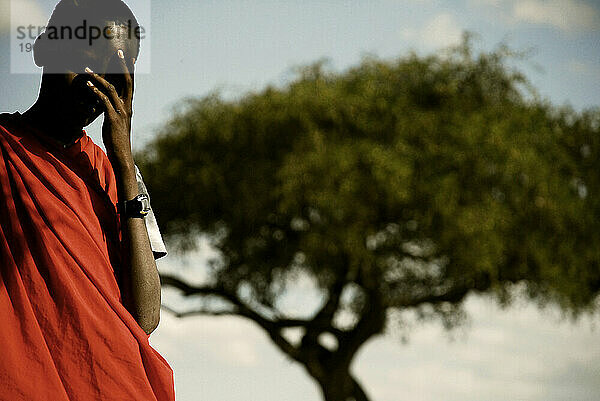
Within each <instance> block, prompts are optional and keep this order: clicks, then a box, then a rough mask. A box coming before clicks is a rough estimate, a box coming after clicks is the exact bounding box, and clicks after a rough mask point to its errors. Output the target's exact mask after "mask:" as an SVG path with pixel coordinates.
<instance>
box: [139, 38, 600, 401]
mask: <svg viewBox="0 0 600 401" xmlns="http://www.w3.org/2000/svg"><path fill="white" fill-rule="evenodd" d="M511 54H512V53H511V51H510V50H508V49H507V48H506V47H503V46H500V47H499V48H498V49H496V50H494V51H492V52H481V53H479V54H474V51H473V49H472V46H471V45H470V44H469V42H468V41H465V43H463V45H461V46H459V47H457V48H454V49H451V50H449V51H446V52H444V53H438V54H433V55H429V56H419V55H417V54H409V55H407V56H404V57H400V58H398V59H395V60H381V59H378V58H376V57H365V58H364V59H363V60H362V62H361V63H360V64H359V65H357V66H355V67H352V68H350V69H348V70H346V71H343V72H336V71H332V70H330V69H328V68H327V65H326V63H324V62H322V61H320V62H317V63H314V64H312V65H308V66H305V67H302V68H299V69H298V74H297V76H296V77H295V78H294V79H293V80H292V81H291V82H289V83H288V84H286V85H284V86H282V87H275V86H269V87H267V88H265V89H264V90H261V91H259V92H253V93H248V94H246V95H244V96H241V97H240V98H238V99H234V100H226V99H224V98H223V97H222V96H221V95H220V94H219V93H212V94H210V95H208V96H205V97H202V98H197V99H196V98H195V99H189V100H187V101H186V102H185V103H184V104H183V106H182V107H181V108H180V109H179V110H178V112H177V113H176V114H175V115H174V117H173V118H172V119H171V121H169V122H168V123H167V124H166V125H165V127H164V129H163V130H162V132H161V133H160V135H158V136H157V138H156V139H155V140H154V141H153V142H152V143H150V144H149V145H148V146H147V147H146V148H145V149H144V151H143V152H141V153H139V154H138V155H137V156H136V160H138V164H139V165H140V168H141V169H142V172H143V173H144V177H145V180H146V181H147V185H148V187H149V188H150V191H151V194H152V204H153V208H154V209H155V211H156V214H157V215H158V217H159V222H160V223H161V224H162V229H163V231H164V232H165V233H166V235H167V237H168V238H170V239H171V240H172V243H176V244H180V245H182V246H185V245H189V244H193V243H194V240H195V238H197V236H198V234H200V233H203V234H206V235H208V236H209V237H210V238H211V239H212V244H213V246H214V247H215V248H216V249H217V250H218V251H219V252H220V256H221V257H220V258H219V259H218V260H215V261H213V262H212V263H211V265H210V268H209V270H208V272H209V274H208V277H209V278H208V280H207V281H206V282H205V283H204V284H202V285H192V284H190V283H187V282H186V281H185V280H184V279H182V278H177V277H173V276H164V277H163V283H164V284H165V285H172V286H175V287H177V288H180V289H181V290H182V291H183V292H184V294H185V295H189V296H200V297H206V299H213V300H214V299H219V300H221V302H216V303H215V302H206V303H205V304H204V307H202V308H200V310H199V311H198V312H201V313H209V314H238V315H241V316H244V317H247V318H250V319H252V320H254V321H255V322H256V323H257V324H259V325H260V326H261V327H262V328H263V329H265V330H266V331H267V333H268V334H269V336H270V337H271V339H272V340H273V341H274V343H275V344H276V345H277V346H278V347H279V348H280V349H281V350H282V351H283V352H284V353H286V354H287V355H289V356H290V357H291V358H292V359H294V360H296V361H298V362H299V363H301V364H303V365H304V366H305V367H306V369H307V371H308V373H309V374H310V375H311V376H312V377H313V378H315V380H316V381H317V382H318V383H319V384H320V385H321V387H322V389H323V394H324V397H325V399H327V400H347V399H355V400H366V399H367V396H366V394H365V392H364V391H363V390H362V389H361V388H360V386H359V384H358V382H357V381H356V380H355V379H354V378H353V377H352V376H351V374H350V373H349V367H350V365H351V362H352V358H353V356H354V355H355V354H356V351H357V350H358V349H359V348H360V346H361V345H362V344H364V342H365V341H366V340H368V339H369V338H370V337H372V336H374V335H377V334H380V333H382V332H383V331H384V329H385V327H386V322H387V319H388V316H389V315H388V312H389V311H391V310H400V311H401V310H406V309H408V308H415V309H416V310H418V311H419V312H420V313H421V314H424V315H430V316H433V317H435V316H438V317H440V318H442V319H443V321H444V322H445V323H446V324H449V325H451V324H452V323H453V321H454V318H455V317H456V316H457V313H458V312H460V305H461V303H462V301H463V300H464V299H465V297H466V296H467V295H468V294H469V293H471V292H480V293H488V294H492V295H494V296H497V297H498V300H499V301H500V302H507V301H509V294H510V292H509V291H508V290H509V289H510V288H511V287H512V286H513V284H515V283H522V284H523V285H524V286H525V288H526V294H527V295H528V296H529V297H531V298H532V299H534V300H536V301H538V302H542V303H544V302H554V303H557V304H559V305H560V306H562V307H563V308H564V310H566V311H570V312H573V313H574V314H577V313H579V312H581V311H584V310H592V309H593V308H594V306H596V304H595V302H594V301H595V299H596V297H597V295H598V291H599V289H600V267H599V262H600V246H599V245H598V244H600V230H598V228H599V224H598V222H599V217H600V193H599V190H600V179H599V177H600V175H599V174H598V173H597V172H598V171H600V170H599V168H600V165H599V160H600V132H599V129H600V112H599V110H589V111H585V112H575V111H573V110H571V109H569V108H567V107H556V106H554V105H552V104H551V103H550V102H548V101H545V100H543V99H541V98H540V97H539V96H538V95H537V94H536V92H535V90H533V89H531V87H530V85H529V84H528V82H527V80H526V79H525V77H524V76H523V74H521V73H520V72H519V71H518V70H516V69H514V68H511V67H509V62H508V61H509V60H510V56H511ZM299 274H304V275H308V276H309V277H311V278H313V279H314V280H315V282H316V283H317V285H318V287H319V288H320V290H321V291H322V295H323V298H322V303H321V305H320V307H319V308H318V309H317V310H314V311H308V310H307V311H304V312H305V314H304V315H302V316H291V315H290V314H289V313H288V312H286V311H284V310H281V308H280V307H279V306H280V305H279V301H280V298H281V296H282V295H283V294H285V292H286V290H287V289H288V288H289V287H290V286H291V285H293V284H294V278H295V277H298V275H299ZM342 314H343V315H344V316H346V317H348V316H349V317H350V318H348V319H340V316H341V315H342ZM288 327H299V328H301V329H302V333H303V336H302V341H300V342H299V343H297V344H294V343H292V342H290V341H289V340H287V339H286V338H285V336H283V335H282V330H283V329H285V328H288ZM324 333H328V334H329V335H333V336H334V338H335V340H336V341H335V342H336V345H335V346H333V347H326V346H324V345H323V344H322V343H321V342H320V341H319V337H320V336H321V335H323V334H324ZM332 383H337V385H333V384H332ZM334 387H335V388H334Z"/></svg>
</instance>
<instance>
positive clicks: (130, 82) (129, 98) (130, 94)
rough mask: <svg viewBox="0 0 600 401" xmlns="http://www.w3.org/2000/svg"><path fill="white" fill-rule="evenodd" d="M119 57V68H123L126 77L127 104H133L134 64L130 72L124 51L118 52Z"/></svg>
mask: <svg viewBox="0 0 600 401" xmlns="http://www.w3.org/2000/svg"><path fill="white" fill-rule="evenodd" d="M117 56H118V57H119V66H120V67H121V72H122V73H123V76H124V77H125V99H123V100H124V101H125V104H131V101H132V99H133V64H132V69H131V70H130V69H129V67H128V66H127V62H126V61H125V55H124V54H123V50H118V51H117Z"/></svg>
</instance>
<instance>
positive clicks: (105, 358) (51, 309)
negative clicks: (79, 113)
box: [0, 115, 175, 401]
mask: <svg viewBox="0 0 600 401" xmlns="http://www.w3.org/2000/svg"><path fill="white" fill-rule="evenodd" d="M17 117H18V116H15V115H1V116H0V205H2V207H0V268H1V282H0V321H1V322H2V323H3V330H2V331H0V349H1V350H2V357H1V358H0V365H1V366H0V389H1V390H0V400H2V401H4V400H6V401H14V400H27V401H42V400H48V401H50V400H52V401H57V400H58V401H62V400H69V401H75V400H81V401H83V400H86V401H88V400H103V401H104V400H123V401H125V400H127V401H135V400H140V401H141V400H144V401H148V400H155V401H172V400H174V399H175V396H174V385H173V371H172V369H171V367H170V366H169V364H168V363H167V362H166V361H165V360H164V358H162V356H160V354H159V353H158V352H156V351H155V350H154V349H153V348H152V347H151V346H150V344H149V342H148V336H147V335H146V333H145V332H144V331H143V330H142V328H141V327H140V326H139V325H138V324H137V322H136V321H135V319H134V318H133V316H131V314H130V313H129V312H128V311H127V309H126V308H125V307H124V306H123V304H122V302H121V294H120V290H119V287H118V284H117V280H116V272H117V271H118V269H119V268H120V264H121V261H120V257H119V248H120V245H119V244H120V230H119V221H118V215H117V214H116V205H117V201H118V199H117V189H116V180H115V177H114V172H113V170H112V168H111V166H110V162H109V160H108V158H107V157H106V154H105V153H104V152H103V151H102V149H100V148H99V147H98V146H97V145H95V144H94V143H93V141H92V140H91V139H90V138H89V137H88V136H87V135H86V134H85V133H84V135H83V136H82V137H81V138H79V139H78V140H77V141H76V142H75V144H73V145H72V146H70V147H68V148H65V149H61V148H59V147H56V148H51V147H48V146H47V144H45V143H44V142H43V140H42V139H41V138H40V137H37V136H36V135H35V133H33V132H30V131H27V129H26V128H25V127H24V126H23V125H21V124H19V119H18V118H17Z"/></svg>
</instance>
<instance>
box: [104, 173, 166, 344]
mask: <svg viewBox="0 0 600 401" xmlns="http://www.w3.org/2000/svg"><path fill="white" fill-rule="evenodd" d="M115 175H116V178H117V185H118V191H119V199H122V200H130V199H133V198H134V197H135V196H136V195H138V186H137V181H136V179H135V166H134V164H133V162H131V163H127V165H126V167H117V168H115ZM121 232H122V236H123V242H122V252H123V259H122V260H123V266H122V268H121V277H120V281H121V283H120V287H121V294H122V297H123V302H124V304H125V307H126V308H127V309H128V310H129V311H130V312H131V314H132V315H133V316H134V318H135V319H136V321H137V322H138V324H139V325H140V326H141V327H142V329H144V331H145V332H146V333H147V334H150V333H151V332H152V331H154V329H155V328H156V326H158V322H159V320H160V278H159V276H158V270H157V269H156V262H155V260H154V255H153V253H152V248H151V247H150V240H149V238H148V232H147V230H146V223H145V222H144V219H141V218H123V219H122V220H121Z"/></svg>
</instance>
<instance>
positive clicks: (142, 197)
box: [119, 194, 151, 218]
mask: <svg viewBox="0 0 600 401" xmlns="http://www.w3.org/2000/svg"><path fill="white" fill-rule="evenodd" d="M119 209H120V210H119V213H121V216H122V217H125V218H130V217H134V218H144V217H145V216H146V215H147V214H148V213H149V212H150V210H151V209H150V199H149V198H148V195H146V194H139V195H137V196H136V197H135V198H133V199H131V200H128V201H124V202H120V203H119Z"/></svg>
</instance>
